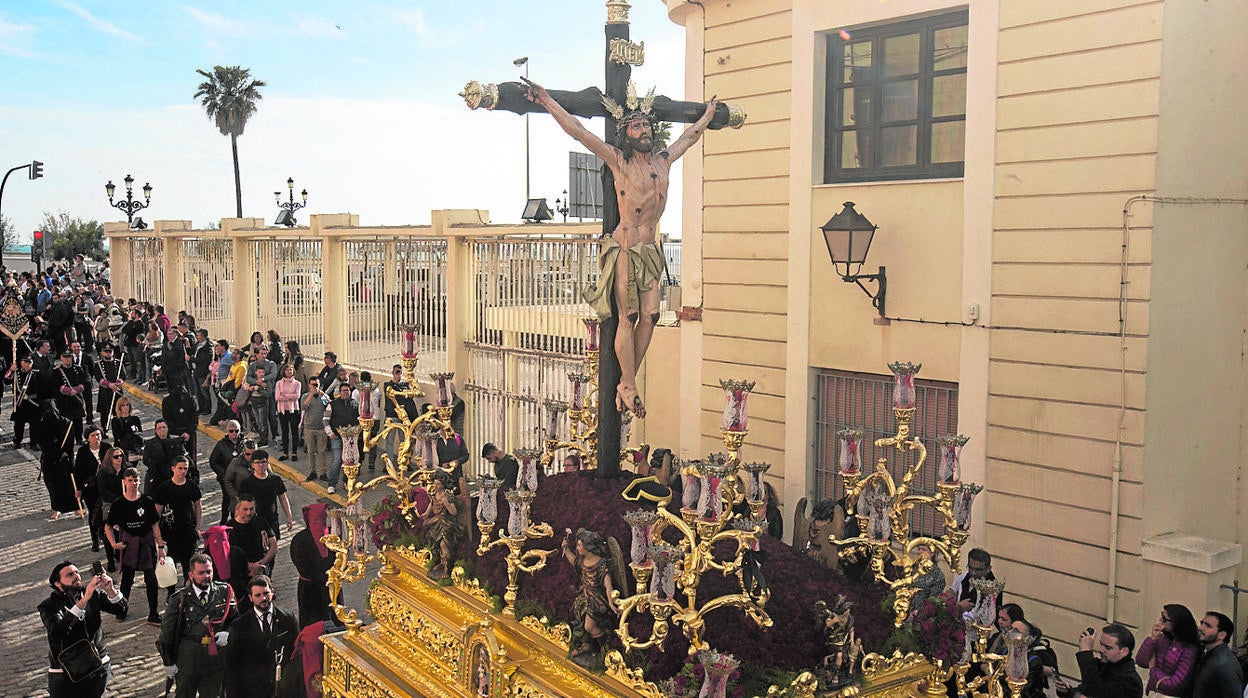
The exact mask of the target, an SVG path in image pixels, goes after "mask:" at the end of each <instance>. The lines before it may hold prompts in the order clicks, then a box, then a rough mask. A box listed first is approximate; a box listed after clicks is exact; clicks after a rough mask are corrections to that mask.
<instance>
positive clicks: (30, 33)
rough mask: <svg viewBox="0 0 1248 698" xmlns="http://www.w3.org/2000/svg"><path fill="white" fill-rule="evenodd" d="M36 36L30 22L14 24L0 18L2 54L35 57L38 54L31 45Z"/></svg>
mask: <svg viewBox="0 0 1248 698" xmlns="http://www.w3.org/2000/svg"><path fill="white" fill-rule="evenodd" d="M34 36H35V27H34V26H32V25H30V24H13V23H12V22H7V21H5V20H4V18H0V55H5V56H12V57H14V58H35V57H37V55H38V54H36V53H35V52H34V51H32V50H30V48H28V47H29V45H30V43H31V40H32V39H33V38H34Z"/></svg>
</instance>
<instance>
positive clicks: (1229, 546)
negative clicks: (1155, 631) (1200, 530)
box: [1120, 533, 1243, 636]
mask: <svg viewBox="0 0 1248 698" xmlns="http://www.w3.org/2000/svg"><path fill="white" fill-rule="evenodd" d="M1140 553H1141V555H1142V557H1143V559H1144V593H1143V595H1142V596H1143V598H1142V599H1141V605H1140V615H1141V616H1142V617H1140V618H1123V619H1120V620H1121V621H1124V622H1127V623H1132V624H1134V625H1135V626H1136V627H1138V628H1141V629H1142V631H1143V629H1146V628H1150V627H1152V624H1153V622H1154V621H1156V620H1157V618H1156V616H1157V613H1158V611H1160V610H1161V607H1162V606H1164V605H1166V604H1168V603H1181V604H1183V605H1184V606H1187V607H1188V608H1189V609H1191V611H1192V615H1194V616H1196V620H1197V621H1198V622H1199V621H1200V618H1201V616H1202V615H1204V613H1205V611H1209V610H1213V611H1222V612H1223V613H1225V614H1227V615H1228V616H1229V615H1231V605H1232V603H1233V602H1234V596H1233V595H1232V593H1231V592H1230V591H1229V590H1226V589H1222V588H1221V585H1223V584H1228V585H1229V584H1231V583H1232V582H1233V581H1234V578H1235V570H1236V567H1237V566H1238V565H1239V563H1240V561H1241V560H1242V559H1243V549H1242V548H1241V547H1240V545H1239V544H1238V543H1231V542H1228V541H1222V540H1214V539H1212V538H1205V537H1202V536H1197V535H1193V534H1190V533H1163V534H1161V535H1158V536H1152V537H1150V538H1145V539H1144V541H1143V543H1142V544H1141V546H1140ZM1234 620H1235V622H1236V623H1237V624H1238V623H1239V619H1238V618H1236V619H1234ZM1240 635H1241V636H1242V633H1241V634H1240Z"/></svg>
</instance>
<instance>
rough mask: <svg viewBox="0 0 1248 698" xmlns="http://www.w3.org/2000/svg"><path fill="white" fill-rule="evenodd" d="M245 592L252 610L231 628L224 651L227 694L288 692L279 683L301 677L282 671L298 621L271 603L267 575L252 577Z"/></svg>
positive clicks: (263, 697) (247, 696)
mask: <svg viewBox="0 0 1248 698" xmlns="http://www.w3.org/2000/svg"><path fill="white" fill-rule="evenodd" d="M248 592H249V593H248V597H249V598H250V599H251V610H250V611H249V612H247V613H243V614H241V615H240V616H239V619H238V620H237V621H236V622H235V623H234V625H233V626H231V628H230V644H229V645H228V646H227V647H226V653H225V665H226V672H225V675H226V679H225V691H226V695H229V696H238V697H239V698H251V697H253V696H254V697H255V698H269V697H270V696H274V695H277V696H284V695H288V692H286V691H282V690H279V687H281V686H288V685H290V684H291V683H294V684H296V685H297V684H298V683H299V682H300V681H301V680H302V677H301V676H296V675H294V674H293V673H292V674H291V675H290V676H287V675H286V674H285V673H284V672H282V670H283V669H284V668H285V667H286V663H287V662H289V661H290V655H291V652H292V651H293V650H294V648H295V638H296V637H298V635H299V624H298V622H296V621H295V617H294V616H292V615H291V614H290V613H288V612H286V611H283V610H282V609H280V608H278V607H277V606H274V605H273V584H272V582H271V581H269V578H268V577H267V576H265V575H257V576H254V577H252V578H251V581H250V582H248ZM279 667H280V668H279ZM279 672H281V673H280V676H281V679H280V680H279V678H278V676H279ZM279 681H280V683H279Z"/></svg>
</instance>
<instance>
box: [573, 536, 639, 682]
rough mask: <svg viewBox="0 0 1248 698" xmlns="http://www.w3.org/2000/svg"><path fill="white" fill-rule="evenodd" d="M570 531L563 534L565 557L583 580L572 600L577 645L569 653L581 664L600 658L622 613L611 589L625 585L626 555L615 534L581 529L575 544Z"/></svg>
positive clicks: (588, 663)
mask: <svg viewBox="0 0 1248 698" xmlns="http://www.w3.org/2000/svg"><path fill="white" fill-rule="evenodd" d="M571 533H572V532H571V531H568V532H567V535H565V536H564V538H563V544H562V548H563V557H564V558H565V559H567V561H568V562H570V563H572V566H573V567H574V568H576V570H577V572H579V573H580V577H581V584H580V588H578V589H577V592H576V599H575V600H573V602H572V615H573V618H574V621H573V623H572V642H571V647H573V648H574V649H573V650H572V652H571V654H569V655H568V656H569V658H570V659H572V661H574V662H576V663H577V664H580V665H581V666H589V665H593V664H596V663H598V662H600V661H601V654H602V652H603V650H604V649H606V642H607V639H608V638H609V637H610V634H611V632H612V631H614V630H615V626H616V623H617V619H618V617H619V615H620V609H619V607H618V606H616V605H615V602H614V601H613V600H612V599H611V592H612V590H614V589H624V588H625V580H624V556H623V554H622V553H621V552H620V545H619V543H618V542H617V541H616V540H615V539H614V538H603V537H602V535H601V534H599V533H597V532H595V531H587V530H585V529H581V530H580V531H578V532H577V534H576V543H575V545H574V544H573V543H572V541H571V537H572V536H571Z"/></svg>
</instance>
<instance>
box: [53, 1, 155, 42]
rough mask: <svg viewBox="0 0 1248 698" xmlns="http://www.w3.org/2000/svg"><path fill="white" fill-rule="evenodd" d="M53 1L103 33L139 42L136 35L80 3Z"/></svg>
mask: <svg viewBox="0 0 1248 698" xmlns="http://www.w3.org/2000/svg"><path fill="white" fill-rule="evenodd" d="M53 1H54V2H55V3H56V4H57V5H59V6H60V7H61V8H63V9H66V10H69V11H70V12H72V13H74V14H75V15H78V17H79V18H81V19H82V20H84V21H86V23H87V24H89V25H91V28H92V29H95V30H96V31H98V32H101V33H103V34H111V35H112V36H116V37H118V38H122V39H126V40H128V41H139V42H141V41H142V39H140V38H139V37H138V35H136V34H131V33H130V32H128V31H126V30H125V29H122V28H121V27H119V26H117V25H116V24H113V23H112V22H110V21H108V20H106V19H101V18H100V17H96V16H95V15H93V14H91V13H90V12H88V11H87V9H86V8H84V7H82V6H81V5H78V4H76V3H72V2H69V0H53Z"/></svg>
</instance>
